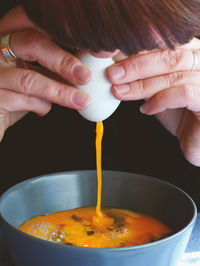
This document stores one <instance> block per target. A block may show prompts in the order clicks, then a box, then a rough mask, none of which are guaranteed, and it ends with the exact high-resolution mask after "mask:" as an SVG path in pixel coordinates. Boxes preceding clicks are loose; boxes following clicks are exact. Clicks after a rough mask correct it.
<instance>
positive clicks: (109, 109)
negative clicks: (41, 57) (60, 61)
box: [76, 51, 120, 122]
mask: <svg viewBox="0 0 200 266" xmlns="http://www.w3.org/2000/svg"><path fill="white" fill-rule="evenodd" d="M76 56H77V57H78V58H79V60H80V61H81V62H82V63H83V64H84V65H86V66H87V67H88V68H89V69H90V70H91V71H92V79H91V81H90V82H89V83H88V84H86V85H78V86H77V87H78V88H79V89H80V90H82V91H84V92H86V93H87V94H88V95H89V96H90V97H91V103H90V105H89V107H88V108H87V109H85V110H81V111H78V112H79V113H80V114H81V115H82V116H83V117H84V118H86V119H87V120H90V121H93V122H97V121H103V120H105V119H106V118H108V117H109V116H110V115H111V114H112V113H113V112H114V111H115V110H116V109H117V107H118V106H119V104H120V101H119V100H118V99H116V98H115V97H114V96H113V94H112V92H111V83H110V82H109V81H108V79H107V78H106V76H105V69H106V68H107V67H108V66H110V65H112V64H113V63H114V61H113V59H112V58H98V57H94V56H92V55H91V54H90V53H88V52H85V51H84V52H78V53H77V55H76Z"/></svg>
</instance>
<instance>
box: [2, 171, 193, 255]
mask: <svg viewBox="0 0 200 266" xmlns="http://www.w3.org/2000/svg"><path fill="white" fill-rule="evenodd" d="M105 172H107V173H119V174H120V173H121V174H126V175H127V174H128V175H130V176H131V175H137V176H139V177H142V178H149V179H151V180H152V181H155V182H158V183H162V184H166V185H168V186H170V187H172V188H174V189H176V190H178V191H179V192H181V193H182V194H184V196H185V197H187V198H188V200H189V201H190V202H191V203H192V206H193V211H194V213H193V216H192V218H191V220H190V221H189V222H188V224H187V225H186V226H185V227H184V228H182V229H181V230H179V231H177V232H175V233H173V234H172V235H170V236H168V237H166V238H163V239H160V240H156V241H154V242H151V243H146V244H141V245H135V246H128V247H115V248H112V247H106V248H95V247H79V246H71V245H63V244H59V243H55V242H51V241H48V240H44V239H40V238H37V237H34V236H32V235H29V234H27V233H25V232H23V231H21V230H19V229H18V228H17V227H15V226H13V225H11V224H10V223H9V222H8V221H7V220H6V219H5V218H4V217H3V215H2V211H1V208H2V204H3V201H4V200H5V199H6V197H7V196H8V195H9V194H10V193H12V192H14V191H15V190H16V189H19V188H20V187H21V186H24V185H26V184H29V183H32V182H37V181H38V180H41V179H44V178H45V179H49V178H55V176H62V175H69V174H75V173H76V174H80V173H96V170H71V171H62V172H54V173H49V174H43V175H40V176H36V177H32V178H29V179H27V180H24V181H22V182H19V183H17V184H16V185H14V186H12V187H10V188H9V189H7V190H6V191H5V192H4V193H3V194H2V195H1V196H0V224H1V222H2V221H3V222H4V223H5V224H7V226H9V227H11V229H12V230H14V231H16V232H17V233H18V234H21V235H22V236H24V237H26V238H30V239H32V240H34V241H38V242H39V243H41V244H48V245H53V246H54V245H56V246H55V247H58V246H60V247H62V248H67V249H71V250H77V251H78V250H84V249H86V250H87V251H95V252H97V251H98V252H105V251H106V252H108V251H110V252H116V251H117V252H122V251H129V250H138V249H148V248H151V247H153V246H157V245H159V244H164V243H166V242H168V241H171V240H173V239H175V238H178V237H179V236H180V235H182V234H183V233H184V232H185V231H187V230H189V229H190V228H191V227H193V226H194V224H195V221H196V218H197V207H196V204H195V202H194V201H193V199H192V198H191V197H190V195H189V194H188V193H186V192H185V191H183V190H182V189H181V188H179V187H178V186H176V185H173V184H171V183H169V182H167V181H164V180H161V179H159V178H156V177H152V176H148V175H143V174H139V173H133V172H125V171H117V170H102V176H103V173H105ZM81 207H83V206H80V208H81ZM1 220H2V221H1Z"/></svg>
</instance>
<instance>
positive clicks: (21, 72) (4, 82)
mask: <svg viewBox="0 0 200 266" xmlns="http://www.w3.org/2000/svg"><path fill="white" fill-rule="evenodd" d="M0 88H5V89H8V90H14V91H17V92H20V93H22V94H25V95H31V96H35V97H38V98H41V99H43V100H45V101H47V102H52V103H56V104H59V105H62V106H65V107H69V108H73V109H77V110H81V109H84V108H86V107H87V106H88V105H89V101H90V98H89V96H88V95H87V94H85V93H84V92H82V91H80V90H79V89H75V88H74V87H71V86H69V85H66V84H63V83H60V82H58V81H54V80H52V79H50V78H48V77H45V76H43V75H41V74H40V73H37V72H34V71H32V70H29V69H21V68H15V67H12V66H10V65H8V64H6V63H1V65H0Z"/></svg>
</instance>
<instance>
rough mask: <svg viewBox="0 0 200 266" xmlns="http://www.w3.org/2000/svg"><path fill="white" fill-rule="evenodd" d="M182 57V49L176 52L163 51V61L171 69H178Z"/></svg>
mask: <svg viewBox="0 0 200 266" xmlns="http://www.w3.org/2000/svg"><path fill="white" fill-rule="evenodd" d="M181 57H182V51H181V50H180V49H177V50H175V51H173V50H170V49H167V50H165V51H163V60H164V62H165V63H166V66H167V67H168V68H170V69H176V67H177V66H178V64H179V61H180V59H181Z"/></svg>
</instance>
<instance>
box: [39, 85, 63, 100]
mask: <svg viewBox="0 0 200 266" xmlns="http://www.w3.org/2000/svg"><path fill="white" fill-rule="evenodd" d="M44 94H45V95H47V96H46V97H45V98H47V99H49V100H50V101H52V102H54V103H57V104H61V103H62V102H63V101H64V99H65V98H66V95H65V94H66V93H65V90H64V86H63V85H61V84H60V85H59V86H57V85H56V86H52V85H51V84H47V85H46V86H45V87H44Z"/></svg>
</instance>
